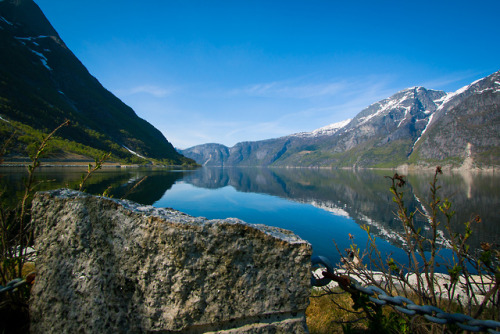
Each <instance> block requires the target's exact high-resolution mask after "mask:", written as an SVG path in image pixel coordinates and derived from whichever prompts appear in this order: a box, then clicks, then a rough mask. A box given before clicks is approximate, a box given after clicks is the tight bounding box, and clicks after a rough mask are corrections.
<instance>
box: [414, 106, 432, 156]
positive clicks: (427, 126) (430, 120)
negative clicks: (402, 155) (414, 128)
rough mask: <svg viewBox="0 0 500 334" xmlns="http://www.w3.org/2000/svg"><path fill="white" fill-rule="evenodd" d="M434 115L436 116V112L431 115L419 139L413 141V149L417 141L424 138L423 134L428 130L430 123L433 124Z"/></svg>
mask: <svg viewBox="0 0 500 334" xmlns="http://www.w3.org/2000/svg"><path fill="white" fill-rule="evenodd" d="M433 116H434V114H432V115H430V116H429V120H428V121H427V125H426V126H425V129H424V130H423V131H422V133H421V134H420V137H418V138H417V140H415V142H414V143H413V147H412V148H411V150H412V151H413V149H414V148H415V145H417V143H418V141H419V140H420V138H422V136H423V135H424V133H425V131H427V129H428V128H429V124H431V122H432V117H433Z"/></svg>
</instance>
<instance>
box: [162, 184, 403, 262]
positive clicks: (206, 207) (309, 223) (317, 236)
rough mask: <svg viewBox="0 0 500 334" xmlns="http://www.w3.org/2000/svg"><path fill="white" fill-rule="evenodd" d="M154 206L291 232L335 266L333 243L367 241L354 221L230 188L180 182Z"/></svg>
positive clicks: (397, 253) (388, 249)
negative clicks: (237, 220) (231, 219)
mask: <svg viewBox="0 0 500 334" xmlns="http://www.w3.org/2000/svg"><path fill="white" fill-rule="evenodd" d="M153 205H154V206H156V207H171V208H174V209H176V210H179V211H182V212H185V213H187V214H190V215H193V216H203V217H207V218H209V219H217V218H228V217H236V218H239V219H242V220H244V221H246V222H248V223H252V224H265V225H270V226H277V227H281V228H284V229H287V230H291V231H293V232H294V233H296V234H297V235H299V236H300V237H301V238H303V239H305V240H307V241H309V242H310V243H311V244H312V246H313V251H314V253H315V254H317V255H324V256H327V257H329V258H330V259H331V260H332V261H334V263H336V262H338V260H339V255H338V252H337V250H336V248H335V244H334V242H333V240H335V242H336V243H337V245H338V247H339V249H340V250H341V251H343V250H344V249H345V248H348V247H349V246H350V240H349V233H351V234H352V235H354V237H355V239H354V241H355V242H356V243H357V244H358V246H360V247H362V248H363V247H364V246H365V245H366V240H367V238H366V233H365V232H364V231H363V230H362V229H361V228H360V227H359V226H358V224H356V223H355V222H354V221H353V220H352V219H351V218H348V217H345V216H338V215H334V214H333V213H331V212H329V211H326V210H323V209H320V208H317V207H314V206H313V205H310V204H302V203H297V202H293V201H289V200H286V199H283V198H280V197H276V196H271V195H266V194H257V193H249V192H238V191H236V190H235V189H234V188H233V187H231V186H226V187H223V188H218V189H207V188H198V187H195V186H193V185H190V184H187V183H184V182H178V183H176V184H175V185H174V186H173V187H172V188H171V189H170V190H168V191H167V192H166V193H165V194H164V195H163V197H162V198H161V199H160V200H159V201H157V202H156V203H154V204H153ZM378 244H379V247H381V250H382V251H383V252H384V253H389V252H393V253H394V256H395V258H396V259H399V260H401V261H403V260H404V257H403V254H402V252H401V251H400V250H399V249H398V248H396V247H394V246H392V245H390V244H389V243H388V242H386V241H383V240H381V239H380V240H379V241H378Z"/></svg>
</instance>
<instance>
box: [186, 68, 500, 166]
mask: <svg viewBox="0 0 500 334" xmlns="http://www.w3.org/2000/svg"><path fill="white" fill-rule="evenodd" d="M499 77H500V72H496V73H494V74H492V75H490V76H488V77H486V78H483V79H481V80H478V81H476V82H473V83H472V84H470V85H468V86H465V87H463V88H461V89H459V90H458V91H456V92H454V93H445V92H443V91H437V90H431V89H426V88H424V87H412V88H408V89H404V90H402V91H400V92H397V93H396V94H394V95H392V96H391V97H388V98H386V99H383V100H381V101H378V102H375V103H373V104H371V105H370V106H368V107H367V108H365V109H363V110H362V111H361V112H359V113H358V114H357V115H356V116H355V117H354V118H353V119H352V120H346V121H344V122H340V123H335V124H331V125H329V126H326V127H323V128H320V129H317V130H315V131H312V132H302V133H298V134H293V135H290V136H285V137H281V138H276V139H269V140H263V141H258V142H244V143H238V144H236V145H235V146H233V147H232V148H227V147H225V146H223V145H219V146H218V149H219V150H220V148H221V147H222V146H223V148H224V154H219V155H218V157H219V158H215V156H216V154H214V152H213V151H211V150H212V149H213V145H212V146H205V145H198V146H196V147H195V148H190V149H187V150H183V151H182V153H183V154H185V155H186V156H187V157H191V158H193V159H195V160H197V161H198V163H202V164H205V163H206V164H208V165H213V166H222V165H224V166H267V165H273V166H294V167H296V166H297V167H311V166H316V167H319V166H323V167H324V166H328V167H354V168H356V167H397V166H399V165H402V164H409V165H419V166H421V165H425V166H432V165H435V164H442V165H449V166H451V167H456V168H458V167H461V166H462V167H464V168H470V167H480V168H485V167H491V166H498V165H500V150H499V148H498V147H500V136H499V134H500V94H499V93H500V79H499ZM194 151H196V154H197V155H196V156H195V155H193V153H192V152H194ZM226 152H227V153H226ZM208 157H210V160H209V159H208Z"/></svg>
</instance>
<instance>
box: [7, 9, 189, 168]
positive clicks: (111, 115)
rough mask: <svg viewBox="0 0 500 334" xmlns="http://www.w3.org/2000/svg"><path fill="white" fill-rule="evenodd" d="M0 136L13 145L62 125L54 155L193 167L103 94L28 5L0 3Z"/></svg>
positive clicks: (152, 129)
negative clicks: (97, 155) (65, 123)
mask: <svg viewBox="0 0 500 334" xmlns="http://www.w3.org/2000/svg"><path fill="white" fill-rule="evenodd" d="M0 43H1V45H2V48H1V49H0V117H1V118H2V120H3V121H1V122H0V131H1V134H2V136H3V137H6V136H8V135H9V133H11V132H12V131H13V129H16V138H15V139H14V142H15V143H17V145H16V144H14V145H13V148H11V151H12V150H13V151H12V152H11V153H17V154H21V155H22V154H23V153H24V152H15V151H16V148H17V149H18V148H21V146H22V145H20V143H22V142H24V141H29V140H28V138H26V136H27V137H30V136H31V137H32V136H35V137H36V136H37V133H38V134H39V132H41V133H48V132H50V131H51V130H52V129H54V128H55V127H57V126H58V125H59V124H61V123H62V122H63V121H64V120H65V119H69V120H70V122H71V126H69V127H66V128H63V129H61V130H60V131H59V132H58V134H57V135H58V137H60V138H61V140H60V141H59V142H56V143H54V144H53V146H54V149H53V151H54V152H53V153H59V155H61V154H62V153H76V154H80V155H84V156H85V155H87V156H89V157H92V156H93V154H95V153H96V152H111V153H112V159H114V160H117V161H122V162H136V163H141V162H142V163H144V162H150V161H152V162H159V163H167V164H182V163H187V164H190V163H193V161H192V160H191V159H187V158H185V157H183V156H182V155H181V154H179V153H178V152H176V150H175V149H174V147H173V146H172V144H170V143H169V142H168V141H167V139H166V138H165V137H164V136H163V134H162V133H161V132H160V131H159V130H157V129H156V128H155V127H154V126H152V125H151V124H149V123H148V122H147V121H145V120H143V119H141V118H139V117H138V116H137V115H136V114H135V112H134V111H133V110H132V109H131V108H130V107H128V106H127V105H125V104H124V103H123V102H122V101H120V100H119V99H118V98H117V97H116V96H114V95H113V94H112V93H111V92H109V91H108V90H106V89H105V88H104V87H103V86H102V85H101V84H100V83H99V81H98V80H97V79H96V78H94V77H93V76H92V75H91V74H90V73H89V72H88V71H87V69H86V68H85V66H84V65H83V64H82V63H81V62H80V61H79V60H78V59H77V58H76V57H75V55H74V54H73V53H72V52H71V51H70V50H69V49H68V48H67V47H66V45H65V44H64V42H63V41H62V40H61V38H60V37H59V35H58V34H57V32H56V31H55V30H54V28H53V27H52V26H51V25H50V23H49V22H48V21H47V19H46V18H45V16H44V15H43V13H42V12H41V10H40V9H39V8H38V6H37V5H36V4H35V3H34V2H33V1H32V0H16V1H14V0H6V1H2V2H0Z"/></svg>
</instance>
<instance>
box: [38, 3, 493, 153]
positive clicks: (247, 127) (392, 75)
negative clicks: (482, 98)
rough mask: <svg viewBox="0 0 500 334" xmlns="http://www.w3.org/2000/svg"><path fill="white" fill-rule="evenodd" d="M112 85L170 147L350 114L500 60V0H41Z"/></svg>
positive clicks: (295, 128) (453, 84)
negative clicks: (385, 99)
mask: <svg viewBox="0 0 500 334" xmlns="http://www.w3.org/2000/svg"><path fill="white" fill-rule="evenodd" d="M35 2H36V3H37V4H38V5H39V6H40V8H41V9H42V11H43V12H44V13H45V15H46V16H47V18H48V19H49V21H50V22H51V23H52V25H53V26H54V27H55V29H56V30H57V31H58V32H59V34H60V35H61V37H62V39H63V40H64V41H65V43H66V44H67V45H68V47H69V48H70V49H71V50H72V51H73V52H74V53H75V55H76V56H77V57H78V58H79V59H80V60H81V61H82V63H83V64H84V65H85V66H86V67H87V68H88V69H89V71H90V73H91V74H92V75H94V76H95V77H96V78H97V79H98V80H99V81H100V82H101V83H102V84H103V85H104V87H106V88H107V89H108V90H110V91H111V92H113V93H114V94H115V95H117V96H118V97H119V98H120V99H122V100H123V101H124V102H125V103H126V104H128V105H130V106H131V107H132V108H134V110H135V111H136V113H137V114H138V115H139V116H140V117H141V118H144V119H146V120H147V121H149V122H150V123H152V124H153V125H154V126H155V127H157V128H158V129H159V130H160V131H162V132H163V134H164V135H165V137H166V138H167V139H168V140H169V141H170V142H171V143H172V144H173V145H174V146H176V147H179V148H187V147H190V146H194V145H198V144H204V143H211V142H215V143H221V144H225V145H227V146H233V145H234V144H236V143H237V142H240V141H254V140H261V139H269V138H276V137H280V136H284V135H288V134H292V133H296V132H301V131H312V130H314V129H317V128H319V127H322V126H325V125H328V124H331V123H334V122H338V121H342V120H345V119H347V118H352V117H354V116H355V115H356V114H357V113H358V112H359V111H361V110H362V109H363V108H365V107H367V106H368V105H370V104H371V103H374V102H376V101H378V100H381V99H383V98H386V97H388V96H390V95H392V94H394V93H396V92H397V91H399V90H401V89H404V88H407V87H412V86H424V87H426V88H430V89H440V90H445V91H455V90H457V89H458V88H460V87H462V86H464V85H466V84H468V83H470V82H472V81H474V80H476V79H479V78H481V77H484V76H486V75H489V74H491V73H493V72H495V71H498V70H500V61H499V60H500V57H499V54H500V24H499V20H498V14H499V13H500V1H497V0H490V1H482V0H476V1H440V0H437V1H436V0H434V1H401V0H399V1H385V0H381V1H373V0H372V1H333V0H330V1H324V0H307V1H306V0H304V1H294V0H288V1H272V0H267V1H259V0H248V1H245V0H228V1H207V0H205V1H190V0H144V1H137V0H99V1H97V0H85V1H81V0H70V1H68V0H35Z"/></svg>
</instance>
